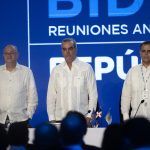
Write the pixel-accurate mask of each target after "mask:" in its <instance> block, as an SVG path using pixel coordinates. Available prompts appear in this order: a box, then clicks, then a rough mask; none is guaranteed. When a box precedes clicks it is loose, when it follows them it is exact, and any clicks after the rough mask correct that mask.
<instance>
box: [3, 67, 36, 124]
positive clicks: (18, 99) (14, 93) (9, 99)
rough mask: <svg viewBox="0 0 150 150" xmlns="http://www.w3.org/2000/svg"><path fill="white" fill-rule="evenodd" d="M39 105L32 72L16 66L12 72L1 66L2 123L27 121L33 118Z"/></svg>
mask: <svg viewBox="0 0 150 150" xmlns="http://www.w3.org/2000/svg"><path fill="white" fill-rule="evenodd" d="M37 104H38V97H37V91H36V86H35V81H34V77H33V74H32V71H31V70H30V69H29V68H27V67H25V66H23V65H19V64H17V65H16V69H15V70H14V71H12V72H9V71H8V70H6V66H5V65H2V66H0V123H3V124H4V123H5V120H6V116H7V115H8V116H9V119H10V122H19V121H25V120H27V119H29V118H32V115H33V114H34V112H35V109H36V107H37Z"/></svg>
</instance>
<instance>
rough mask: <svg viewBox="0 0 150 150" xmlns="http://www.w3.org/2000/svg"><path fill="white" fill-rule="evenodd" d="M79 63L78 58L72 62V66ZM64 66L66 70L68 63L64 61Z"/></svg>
mask: <svg viewBox="0 0 150 150" xmlns="http://www.w3.org/2000/svg"><path fill="white" fill-rule="evenodd" d="M78 62H79V59H78V58H77V57H76V58H75V60H74V61H73V62H72V66H74V65H76V64H77V63H78ZM62 65H63V67H64V68H66V67H68V66H67V63H66V61H64V62H63V63H62Z"/></svg>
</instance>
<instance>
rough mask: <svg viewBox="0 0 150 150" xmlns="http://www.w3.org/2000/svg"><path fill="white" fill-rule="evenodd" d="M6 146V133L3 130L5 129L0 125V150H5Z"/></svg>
mask: <svg viewBox="0 0 150 150" xmlns="http://www.w3.org/2000/svg"><path fill="white" fill-rule="evenodd" d="M7 146H8V142H7V131H6V130H5V127H4V126H3V125H2V124H0V150H6V148H7Z"/></svg>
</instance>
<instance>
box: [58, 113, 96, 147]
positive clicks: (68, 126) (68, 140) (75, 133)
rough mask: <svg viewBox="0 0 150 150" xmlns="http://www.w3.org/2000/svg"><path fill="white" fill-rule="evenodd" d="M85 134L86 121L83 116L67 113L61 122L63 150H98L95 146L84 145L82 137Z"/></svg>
mask: <svg viewBox="0 0 150 150" xmlns="http://www.w3.org/2000/svg"><path fill="white" fill-rule="evenodd" d="M86 132H87V121H86V118H85V116H84V115H83V114H81V113H80V112H77V111H69V112H68V113H67V115H66V117H65V118H64V119H63V120H62V122H61V127H60V137H61V140H62V145H63V148H64V149H70V150H71V149H74V148H76V149H85V150H90V149H91V150H96V149H97V150H99V148H97V147H95V146H89V145H86V144H85V143H84V142H83V137H84V135H85V134H86Z"/></svg>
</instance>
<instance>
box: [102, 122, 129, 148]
mask: <svg viewBox="0 0 150 150" xmlns="http://www.w3.org/2000/svg"><path fill="white" fill-rule="evenodd" d="M102 149H103V150H130V149H131V147H130V146H129V145H128V144H127V143H126V142H125V141H124V136H123V131H122V125H120V124H111V125H109V126H108V127H107V128H106V130H105V132H104V136H103V140H102Z"/></svg>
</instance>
